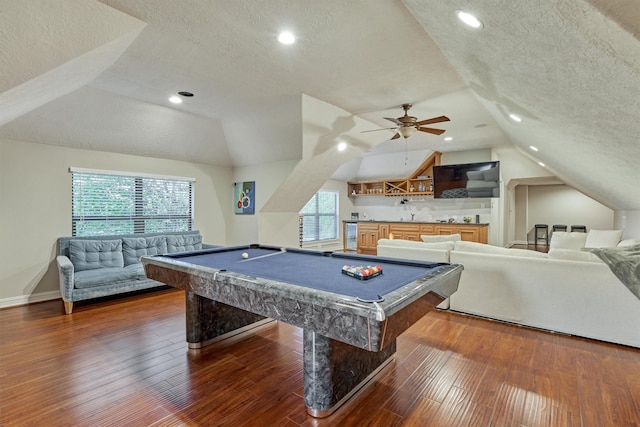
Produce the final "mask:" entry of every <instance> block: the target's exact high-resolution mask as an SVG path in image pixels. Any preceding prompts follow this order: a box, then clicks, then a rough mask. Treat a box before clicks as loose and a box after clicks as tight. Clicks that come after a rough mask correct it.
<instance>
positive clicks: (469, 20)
mask: <svg viewBox="0 0 640 427" xmlns="http://www.w3.org/2000/svg"><path fill="white" fill-rule="evenodd" d="M456 16H457V17H458V19H459V20H461V21H462V22H464V23H465V24H466V25H468V26H470V27H471V28H482V21H480V20H479V19H478V18H476V17H475V16H473V15H472V14H470V13H469V12H465V11H462V10H456Z"/></svg>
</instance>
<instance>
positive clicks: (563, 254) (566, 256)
mask: <svg viewBox="0 0 640 427" xmlns="http://www.w3.org/2000/svg"><path fill="white" fill-rule="evenodd" d="M549 258H551V259H563V260H569V261H591V262H602V261H601V260H600V258H599V257H598V256H597V255H596V254H593V253H591V252H584V251H577V250H575V249H550V250H549Z"/></svg>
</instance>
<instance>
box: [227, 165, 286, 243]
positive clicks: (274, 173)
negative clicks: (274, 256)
mask: <svg viewBox="0 0 640 427" xmlns="http://www.w3.org/2000/svg"><path fill="white" fill-rule="evenodd" d="M297 163H298V161H297V160H290V161H283V162H273V163H266V164H263V165H253V166H245V167H237V168H235V169H234V170H233V182H243V181H255V184H256V186H255V196H256V198H255V214H254V215H236V214H234V213H233V208H234V200H233V184H232V185H231V186H230V187H229V202H228V205H229V209H230V210H231V212H232V213H231V215H232V218H231V221H230V227H229V228H228V230H227V242H228V244H229V245H231V246H233V245H246V244H251V243H263V244H274V245H282V244H281V243H278V242H275V241H273V239H272V238H271V237H265V238H264V239H266V240H262V239H261V237H260V228H261V225H260V222H261V220H260V217H261V216H262V215H264V213H263V212H261V211H262V208H263V207H264V204H265V203H266V202H267V201H268V200H269V199H270V198H271V196H272V195H273V193H274V192H275V191H276V190H277V189H278V188H279V187H280V185H281V184H282V183H283V182H284V180H285V179H286V178H287V177H288V176H289V174H290V173H291V171H292V170H293V168H294V167H295V166H296V164H297ZM265 226H266V227H268V228H271V226H269V225H265ZM277 228H279V226H278V227H277ZM294 228H295V230H296V231H295V232H296V233H297V225H296V226H295V227H294ZM296 236H297V234H296ZM295 241H296V246H297V241H298V240H297V237H296V240H295ZM287 246H290V245H287Z"/></svg>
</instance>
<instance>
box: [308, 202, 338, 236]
mask: <svg viewBox="0 0 640 427" xmlns="http://www.w3.org/2000/svg"><path fill="white" fill-rule="evenodd" d="M300 215H302V217H303V218H302V241H303V242H312V241H318V240H333V239H337V238H338V193H337V192H333V191H318V192H317V193H316V194H314V196H313V197H312V198H311V200H309V201H308V202H307V204H306V205H305V206H304V207H303V208H302V210H301V211H300Z"/></svg>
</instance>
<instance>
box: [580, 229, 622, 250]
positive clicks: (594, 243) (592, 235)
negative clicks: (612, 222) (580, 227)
mask: <svg viewBox="0 0 640 427" xmlns="http://www.w3.org/2000/svg"><path fill="white" fill-rule="evenodd" d="M620 239H622V230H589V232H588V233H587V241H586V242H585V244H584V247H585V248H615V247H616V246H617V245H618V243H620Z"/></svg>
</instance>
